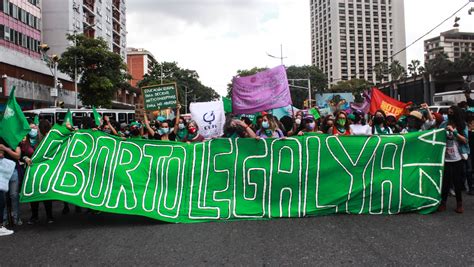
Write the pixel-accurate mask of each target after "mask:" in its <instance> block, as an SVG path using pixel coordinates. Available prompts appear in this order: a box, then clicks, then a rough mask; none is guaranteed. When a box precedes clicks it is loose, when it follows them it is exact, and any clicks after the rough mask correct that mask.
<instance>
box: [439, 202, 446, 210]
mask: <svg viewBox="0 0 474 267" xmlns="http://www.w3.org/2000/svg"><path fill="white" fill-rule="evenodd" d="M443 211H446V203H443V202H441V205H439V207H438V212H443Z"/></svg>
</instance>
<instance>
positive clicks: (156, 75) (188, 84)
mask: <svg viewBox="0 0 474 267" xmlns="http://www.w3.org/2000/svg"><path fill="white" fill-rule="evenodd" d="M162 67H163V83H164V84H165V83H172V82H175V83H176V84H177V85H178V99H179V102H180V104H181V106H183V110H182V111H184V105H185V104H187V105H188V106H189V104H190V103H191V102H207V101H213V100H217V99H219V97H220V96H219V94H218V93H217V92H216V91H214V89H212V88H210V87H207V86H204V85H203V84H202V83H201V82H200V81H199V74H198V73H197V72H196V71H195V70H190V69H183V68H180V67H179V66H178V63H176V62H163V63H159V64H156V65H155V66H154V68H153V69H152V72H151V73H150V74H145V76H144V77H143V80H141V81H140V82H138V85H137V86H138V87H145V86H150V85H157V84H161V78H162V77H161V75H162V74H161V71H162ZM186 92H187V94H186ZM186 96H187V99H185V98H186ZM188 110H189V109H188Z"/></svg>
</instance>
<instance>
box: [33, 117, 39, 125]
mask: <svg viewBox="0 0 474 267" xmlns="http://www.w3.org/2000/svg"><path fill="white" fill-rule="evenodd" d="M33 123H34V124H35V125H36V126H38V125H39V124H40V120H39V116H38V115H36V116H35V120H34V122H33Z"/></svg>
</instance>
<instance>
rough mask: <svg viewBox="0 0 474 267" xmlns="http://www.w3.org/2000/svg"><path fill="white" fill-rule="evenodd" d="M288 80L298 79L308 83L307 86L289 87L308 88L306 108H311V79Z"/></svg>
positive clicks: (290, 80)
mask: <svg viewBox="0 0 474 267" xmlns="http://www.w3.org/2000/svg"><path fill="white" fill-rule="evenodd" d="M288 81H289V82H298V81H306V82H307V83H308V87H307V88H306V87H302V86H296V85H290V87H294V88H299V89H308V103H309V104H308V108H311V104H312V101H313V100H312V98H311V79H288Z"/></svg>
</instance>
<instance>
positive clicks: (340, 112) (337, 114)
mask: <svg viewBox="0 0 474 267" xmlns="http://www.w3.org/2000/svg"><path fill="white" fill-rule="evenodd" d="M341 114H343V115H344V117H346V124H345V125H344V129H346V131H349V130H350V127H349V125H350V123H349V120H348V119H347V113H346V112H345V111H342V110H340V111H338V112H337V113H336V118H335V121H334V125H336V124H337V121H338V120H339V115H341Z"/></svg>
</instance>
